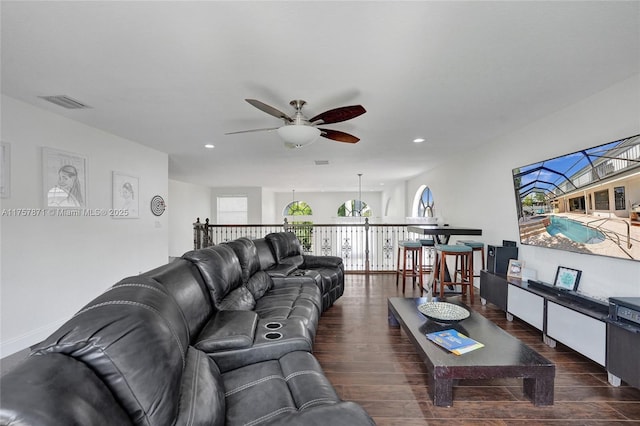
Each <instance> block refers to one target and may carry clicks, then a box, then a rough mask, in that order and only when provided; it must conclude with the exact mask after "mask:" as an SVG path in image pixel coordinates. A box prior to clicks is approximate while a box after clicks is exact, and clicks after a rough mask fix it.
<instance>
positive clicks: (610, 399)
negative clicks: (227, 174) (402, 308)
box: [314, 274, 640, 426]
mask: <svg viewBox="0 0 640 426" xmlns="http://www.w3.org/2000/svg"><path fill="white" fill-rule="evenodd" d="M345 281H346V289H345V293H344V295H343V296H342V297H341V298H340V299H339V300H338V301H337V302H336V304H335V305H334V306H333V307H331V308H330V309H329V310H328V311H326V312H325V313H324V314H323V315H322V318H321V320H320V325H319V328H318V332H317V335H316V341H315V345H314V354H315V355H316V357H317V358H318V359H319V361H320V363H321V364H322V367H323V369H324V371H325V373H326V375H327V376H328V377H329V379H330V380H331V382H332V383H333V385H334V386H335V387H336V389H337V391H338V393H339V394H340V396H341V397H342V398H343V399H345V400H351V401H355V402H358V403H359V404H361V405H362V406H363V407H364V408H365V409H366V410H367V412H368V413H369V414H370V415H371V416H372V417H373V418H374V420H375V421H376V423H377V424H378V425H379V426H387V425H403V426H412V425H440V424H442V425H444V424H446V425H452V424H474V425H478V424H479V425H481V424H485V425H518V424H528V425H534V424H539V425H546V424H551V425H554V424H555V425H559V424H571V425H614V424H624V425H631V424H637V425H640V390H638V389H636V388H633V387H630V386H627V385H626V384H624V382H623V385H622V386H621V387H618V388H616V387H613V386H611V385H609V383H608V382H607V373H606V370H605V369H604V367H602V366H600V365H598V364H596V363H594V362H592V361H590V360H589V359H587V358H585V357H583V356H581V355H579V354H577V353H576V352H574V351H572V350H571V349H569V348H567V347H565V346H563V345H561V344H560V343H558V345H557V346H556V348H555V349H553V348H550V347H549V346H547V345H545V344H544V343H543V342H542V335H541V333H540V331H538V330H536V329H534V328H533V327H531V326H529V325H528V324H526V323H524V322H522V321H520V320H518V319H514V321H513V322H509V321H507V320H506V317H505V313H504V312H501V311H500V310H498V309H497V308H496V307H495V306H493V305H490V304H489V305H486V306H482V304H481V303H480V297H479V295H478V292H476V297H475V301H474V303H473V304H470V306H471V307H472V308H473V309H474V310H476V311H477V312H479V313H481V314H482V315H484V316H485V317H486V318H489V319H491V320H492V321H494V322H495V323H496V324H497V325H498V326H500V327H501V328H503V329H505V330H507V331H508V332H509V333H511V334H512V335H514V336H516V337H517V338H519V339H520V340H522V341H523V342H525V343H526V344H527V345H529V346H531V347H532V348H533V349H535V350H536V351H538V352H539V353H540V354H542V355H543V356H545V357H547V358H548V359H549V360H551V361H553V362H554V363H555V364H556V379H555V403H554V405H553V406H550V407H535V406H534V405H533V404H532V403H531V402H530V401H529V400H528V399H526V397H525V396H524V395H523V393H522V380H521V379H494V380H461V381H459V382H458V384H457V386H456V387H454V391H453V392H454V393H453V397H454V403H453V407H449V408H444V407H436V406H434V405H433V404H432V403H431V402H430V401H429V397H428V394H427V387H426V383H427V379H426V368H425V366H424V364H423V363H422V361H421V360H420V358H419V357H418V355H417V354H416V353H415V350H414V349H413V346H412V345H411V343H410V341H409V339H408V338H407V337H406V336H405V335H404V333H403V332H402V331H401V330H400V329H399V328H391V327H389V326H388V323H387V298H388V297H394V296H403V295H402V290H401V288H400V290H397V289H396V286H395V275H393V274H381V275H375V276H372V277H370V278H369V279H367V278H366V277H365V276H363V275H351V274H349V275H347V276H346V279H345ZM400 287H401V286H400ZM407 287H410V282H409V280H408V281H407ZM419 295H420V294H419V291H418V290H410V289H409V288H408V289H407V291H406V293H405V295H404V296H405V297H418V296H419ZM462 301H463V302H465V303H467V304H469V303H468V299H466V298H464V299H462ZM638 362H640V360H638Z"/></svg>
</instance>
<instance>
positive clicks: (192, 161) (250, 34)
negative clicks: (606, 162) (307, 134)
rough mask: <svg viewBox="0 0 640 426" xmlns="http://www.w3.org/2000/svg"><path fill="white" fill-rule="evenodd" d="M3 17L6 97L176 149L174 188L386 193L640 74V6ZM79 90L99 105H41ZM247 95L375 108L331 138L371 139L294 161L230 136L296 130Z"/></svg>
mask: <svg viewBox="0 0 640 426" xmlns="http://www.w3.org/2000/svg"><path fill="white" fill-rule="evenodd" d="M1 8H2V9H1V15H2V17H1V18H2V27H1V30H2V92H3V93H4V94H6V95H8V96H11V97H14V98H17V99H21V100H23V101H25V102H28V103H31V104H34V105H37V106H40V107H42V108H44V109H47V110H50V111H52V112H55V113H59V114H61V115H64V116H66V117H69V118H72V119H74V120H77V121H80V122H83V123H86V124H88V125H90V126H94V127H97V128H100V129H103V130H105V131H107V132H109V133H112V134H115V135H118V136H121V137H124V138H127V139H130V140H133V141H137V142H139V143H142V144H144V145H148V146H150V147H154V148H156V149H158V150H160V151H164V152H167V153H168V154H169V175H170V177H171V178H172V179H176V180H180V181H184V182H193V183H198V184H203V185H207V186H262V187H266V188H269V189H273V190H282V191H291V190H292V189H293V190H296V191H320V190H326V191H334V190H348V191H353V190H354V189H355V188H357V187H358V176H357V174H358V173H362V174H363V176H362V188H363V190H380V189H381V187H380V185H381V184H386V185H392V184H394V183H397V182H400V181H403V180H406V179H408V178H411V177H413V176H415V175H418V174H420V173H422V172H424V171H425V170H428V169H429V168H433V167H435V166H436V165H437V164H438V163H439V162H442V161H446V160H447V159H449V158H451V157H455V156H456V155H457V154H458V153H459V152H460V151H464V150H467V149H473V148H475V147H479V146H481V145H482V144H485V143H488V142H490V141H492V140H493V139H495V138H496V137H499V136H501V135H504V134H507V133H509V132H511V131H514V130H515V129H518V128H520V127H522V126H524V125H526V124H528V123H531V122H533V121H535V120H537V119H539V118H541V117H544V116H545V115H548V114H551V113H553V112H555V111H558V110H559V109H561V108H563V107H566V106H568V105H571V104H572V103H575V102H577V101H580V100H582V99H584V98H586V97H588V96H590V95H592V94H594V93H596V92H598V91H600V90H603V89H605V88H607V87H609V86H611V85H612V84H614V83H616V82H618V81H621V80H623V79H625V78H628V77H630V76H631V75H633V74H636V73H639V72H640V2H638V1H622V2H613V1H609V2H582V1H567V2H560V1H556V2H535V1H532V2H519V1H512V2H506V1H498V2H484V1H473V2H460V1H456V2H454V1H451V2H416V1H413V2H400V1H375V2H365V1H354V2H347V1H342V2H337V1H332V2H329V1H298V2H294V1H289V2H265V1H255V2H250V1H233V2H231V1H229V2H219V1H200V2H187V1H173V2H154V1H129V2H109V1H105V2H97V1H86V2H85V1H70V2H60V1H45V2H28V1H20V2H11V1H4V0H3V1H2V3H1ZM62 94H64V95H67V96H70V97H72V98H74V99H77V100H79V101H81V102H83V103H86V104H88V105H90V106H91V107H92V108H91V109H87V110H66V109H63V108H61V107H58V106H56V105H53V104H50V103H47V102H45V101H43V100H42V99H39V98H38V96H43V95H62ZM245 98H255V99H258V100H261V101H262V102H265V103H267V104H269V105H271V106H274V107H276V108H278V109H280V110H282V111H285V112H287V113H291V112H292V111H293V110H292V109H291V107H290V106H289V101H290V100H292V99H304V100H306V101H307V105H306V106H305V112H306V113H307V116H308V117H310V116H312V115H315V114H317V113H319V112H322V111H324V110H327V109H331V108H336V107H340V106H344V105H354V104H361V105H363V106H364V107H365V108H366V109H367V113H366V114H364V115H362V116H360V117H357V118H355V119H353V120H350V121H347V122H344V123H336V124H333V125H326V126H325V127H327V128H332V129H336V130H342V131H345V132H348V133H352V134H354V135H356V136H358V137H360V138H361V141H360V142H359V143H358V144H355V145H350V144H344V143H339V142H334V141H330V140H327V139H324V138H320V139H318V141H316V142H315V143H314V144H312V145H310V146H307V147H305V148H302V149H297V150H291V149H287V148H285V147H284V146H283V143H282V141H281V140H280V139H279V138H278V135H277V134H276V133H275V132H258V133H245V134H239V135H224V133H225V132H231V131H237V130H245V129H255V128H264V127H277V126H279V125H280V124H281V122H280V121H279V120H278V119H277V118H274V117H272V116H270V115H267V114H265V113H264V112H262V111H260V110H258V109H256V108H254V107H252V106H251V105H249V104H248V103H246V102H245V101H244V99H245ZM639 115H640V112H639ZM416 137H424V138H425V139H426V140H427V141H426V142H424V143H422V144H415V143H412V140H413V139H414V138H416ZM603 142H605V141H603ZM206 143H212V144H214V145H215V149H213V150H206V149H205V148H203V146H204V144H206ZM314 160H328V161H329V162H330V164H329V165H325V166H316V165H314Z"/></svg>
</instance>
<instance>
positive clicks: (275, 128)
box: [225, 127, 278, 135]
mask: <svg viewBox="0 0 640 426" xmlns="http://www.w3.org/2000/svg"><path fill="white" fill-rule="evenodd" d="M273 130H278V128H277V127H268V128H266V129H251V130H240V131H237V132H229V133H225V135H236V134H238V133H251V132H270V131H273Z"/></svg>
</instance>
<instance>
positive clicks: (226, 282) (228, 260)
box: [182, 244, 242, 310]
mask: <svg viewBox="0 0 640 426" xmlns="http://www.w3.org/2000/svg"><path fill="white" fill-rule="evenodd" d="M182 257H183V258H184V259H187V260H189V261H190V262H193V264H195V265H196V267H197V268H198V270H199V271H200V274H201V275H202V278H203V280H204V282H205V284H206V285H207V287H208V289H209V293H210V294H211V301H212V302H213V304H214V306H215V307H216V309H217V310H220V304H221V302H222V300H223V299H224V298H225V297H226V296H227V295H228V294H229V293H230V292H231V291H233V290H235V289H236V288H238V287H239V286H241V285H242V269H241V268H240V261H239V260H238V256H236V254H235V253H234V251H233V249H231V247H229V245H228V244H220V245H217V246H213V247H207V248H204V249H200V250H193V251H190V252H187V253H185V254H183V255H182Z"/></svg>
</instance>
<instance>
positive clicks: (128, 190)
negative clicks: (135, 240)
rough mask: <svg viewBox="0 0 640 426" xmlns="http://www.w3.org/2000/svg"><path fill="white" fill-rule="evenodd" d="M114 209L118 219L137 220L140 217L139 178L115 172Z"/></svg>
mask: <svg viewBox="0 0 640 426" xmlns="http://www.w3.org/2000/svg"><path fill="white" fill-rule="evenodd" d="M112 182H113V188H112V194H113V199H112V207H113V215H112V216H113V217H114V218H116V219H136V218H138V217H139V216H140V214H139V208H140V193H139V192H140V179H139V178H138V177H137V176H131V175H129V174H125V173H120V172H113V175H112Z"/></svg>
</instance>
